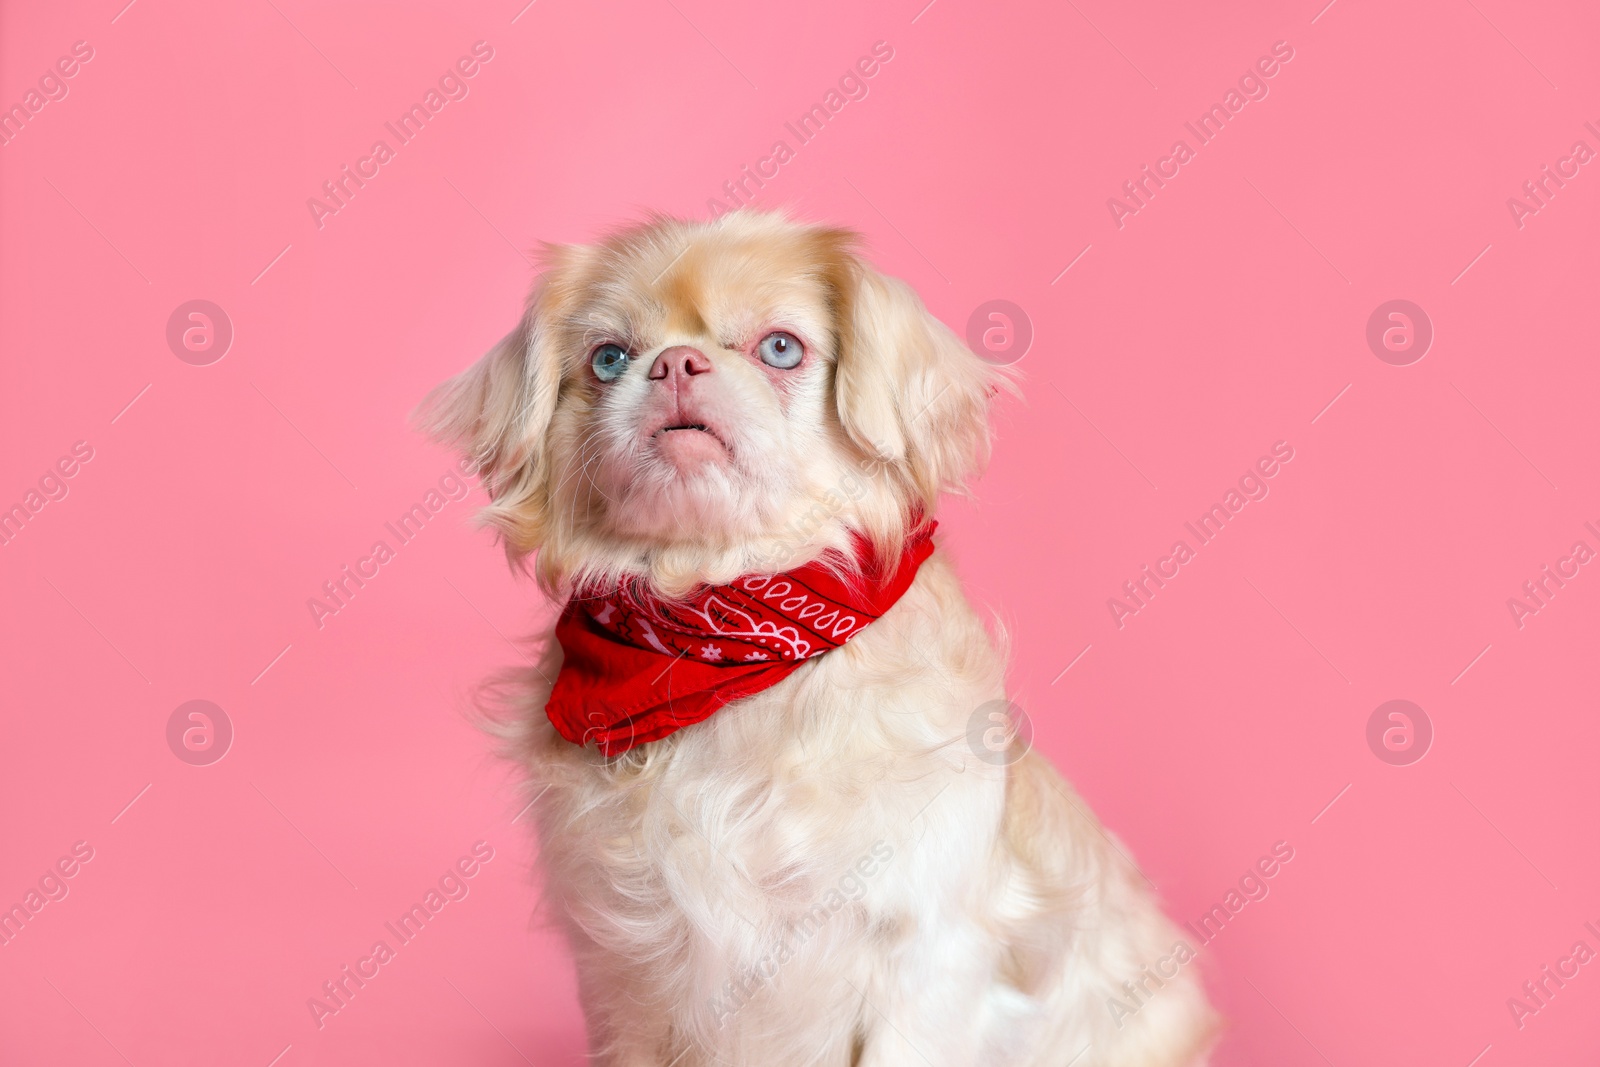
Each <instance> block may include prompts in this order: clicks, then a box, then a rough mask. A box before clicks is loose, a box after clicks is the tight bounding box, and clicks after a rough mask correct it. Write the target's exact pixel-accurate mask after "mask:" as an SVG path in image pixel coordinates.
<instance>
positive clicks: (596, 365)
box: [589, 344, 628, 382]
mask: <svg viewBox="0 0 1600 1067" xmlns="http://www.w3.org/2000/svg"><path fill="white" fill-rule="evenodd" d="M589 366H590V367H591V368H592V369H593V370H594V376H595V377H596V378H599V379H600V380H601V381H602V382H610V381H615V380H616V379H617V378H620V377H621V376H622V372H623V371H625V370H627V369H628V351H627V349H625V348H623V347H622V346H621V345H612V344H605V345H601V346H600V347H599V348H597V349H595V350H594V355H592V356H590V357H589Z"/></svg>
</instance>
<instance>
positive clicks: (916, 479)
mask: <svg viewBox="0 0 1600 1067" xmlns="http://www.w3.org/2000/svg"><path fill="white" fill-rule="evenodd" d="M851 260H852V262H851V264H850V269H849V270H848V272H847V278H846V281H845V282H844V286H843V289H844V291H843V293H842V294H841V296H842V299H841V300H840V304H841V305H842V307H841V310H842V315H841V318H842V321H841V323H840V331H839V348H840V350H839V354H838V361H837V363H836V365H835V368H834V398H835V403H836V404H837V407H838V411H839V422H840V423H841V424H842V425H843V427H844V429H845V432H846V433H848V434H849V435H850V438H851V440H853V441H854V442H855V443H856V445H857V446H858V447H860V448H861V449H863V450H864V451H865V452H866V453H867V454H868V456H869V457H872V458H875V459H877V460H879V461H881V462H883V463H886V464H888V465H889V466H890V467H891V468H893V469H896V470H898V471H899V472H900V473H901V475H902V476H903V477H904V478H905V479H906V481H907V482H908V483H909V487H910V488H911V489H912V490H913V491H914V493H915V495H916V496H917V498H918V502H919V503H920V504H921V505H922V508H923V510H924V511H926V512H929V513H931V512H932V511H933V508H934V505H935V503H936V502H937V500H938V498H939V494H940V493H942V492H946V491H949V492H960V491H961V490H962V489H963V488H965V485H966V481H967V479H968V478H969V477H971V476H973V475H975V474H976V473H978V472H979V471H980V470H981V469H982V467H983V464H984V463H985V462H986V461H987V459H988V457H989V417H988V413H989V402H990V400H991V399H992V398H993V397H994V395H995V394H996V392H997V391H998V390H999V389H1001V388H1010V387H1011V382H1010V379H1009V377H1008V376H1007V375H1006V373H1005V372H1004V371H1003V370H1001V369H1000V368H999V367H996V366H994V365H993V364H990V363H987V362H985V361H984V360H982V359H979V358H978V357H977V356H976V355H974V354H973V353H972V351H971V350H970V349H968V348H967V346H966V345H965V344H964V343H962V341H961V338H959V337H957V336H956V334H955V333H954V332H952V331H951V330H950V328H949V327H948V326H946V325H945V324H944V323H942V322H940V321H939V320H938V319H937V318H935V317H934V315H933V314H932V313H931V312H930V311H928V309H927V308H926V307H924V306H923V303H922V301H921V299H919V298H918V296H917V294H916V292H915V291H914V290H912V288H911V287H910V286H909V285H907V284H906V283H905V282H903V281H901V280H899V279H898V278H890V277H886V276H884V275H882V274H879V273H878V272H877V271H876V270H874V269H873V268H872V267H871V266H869V265H868V264H867V263H865V262H864V261H862V260H861V259H860V258H859V257H855V256H852V257H851Z"/></svg>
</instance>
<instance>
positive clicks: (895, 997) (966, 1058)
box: [858, 911, 995, 1067]
mask: <svg viewBox="0 0 1600 1067" xmlns="http://www.w3.org/2000/svg"><path fill="white" fill-rule="evenodd" d="M994 976H995V950H994V946H993V938H992V937H990V936H988V935H986V934H985V933H984V932H983V931H982V930H980V929H979V927H978V926H977V924H976V923H974V922H972V921H971V919H970V918H968V917H966V916H962V915H955V914H950V913H948V912H943V913H942V912H939V911H932V912H924V913H923V914H921V915H919V916H918V918H917V922H916V932H915V935H914V936H913V938H912V939H910V940H909V941H907V942H906V943H905V944H903V945H901V946H899V948H898V949H896V950H893V952H892V954H891V955H889V956H887V957H885V958H884V959H883V960H882V961H880V963H879V965H878V966H877V967H876V968H875V972H874V980H873V981H872V982H871V983H870V984H869V985H868V986H867V987H866V988H864V989H861V990H860V991H859V992H860V994H861V1001H862V1009H861V1019H862V1030H863V1038H864V1040H863V1042H862V1054H861V1058H860V1060H859V1061H858V1064H859V1067H972V1065H973V1064H976V1063H978V1062H979V1058H980V1056H981V1054H982V1050H981V1046H982V1043H983V1021H984V1019H985V1018H986V1016H987V1013H988V1008H989V1005H988V999H989V996H990V991H991V990H992V988H993V985H994Z"/></svg>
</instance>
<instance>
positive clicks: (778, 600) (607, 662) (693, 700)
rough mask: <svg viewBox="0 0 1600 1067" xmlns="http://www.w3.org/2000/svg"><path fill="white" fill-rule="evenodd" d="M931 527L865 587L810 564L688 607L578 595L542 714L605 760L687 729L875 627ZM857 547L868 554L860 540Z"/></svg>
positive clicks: (875, 571)
mask: <svg viewBox="0 0 1600 1067" xmlns="http://www.w3.org/2000/svg"><path fill="white" fill-rule="evenodd" d="M937 525H938V524H937V523H933V522H929V523H927V524H926V525H924V526H923V527H922V528H921V529H919V530H918V531H917V532H916V533H913V534H912V535H911V536H910V537H909V538H908V539H907V541H906V547H905V550H904V552H903V553H902V554H901V556H900V559H899V560H897V561H896V563H895V565H894V566H893V567H886V566H885V565H884V564H883V562H882V561H881V560H869V561H867V564H866V565H865V566H864V567H862V568H861V569H862V573H863V575H864V577H865V581H858V582H843V581H840V580H839V579H838V578H837V577H835V576H834V575H833V574H831V573H830V572H829V571H828V570H827V568H825V567H823V566H821V565H819V564H817V563H815V562H813V563H807V564H806V565H805V566H803V567H799V568H796V569H795V570H792V571H788V572H786V573H784V574H755V575H747V576H745V577H743V578H737V579H735V580H734V581H733V582H732V583H731V584H729V585H718V586H707V587H704V588H702V589H700V590H699V591H698V592H696V593H694V594H693V595H692V596H690V597H689V598H688V599H687V600H677V601H664V600H661V599H659V598H657V597H655V596H653V595H651V594H649V593H645V592H640V591H639V590H637V589H635V588H632V587H631V586H629V585H622V586H620V587H618V588H614V589H610V590H607V591H605V592H592V591H585V592H584V593H583V595H581V596H580V595H578V594H574V595H573V597H572V599H571V600H569V601H567V606H566V608H565V609H564V610H563V611H562V613H561V619H560V621H559V622H557V623H556V638H557V639H558V640H559V641H560V642H561V648H562V651H563V652H565V653H566V659H565V661H564V662H563V663H562V665H561V673H560V674H559V675H557V676H556V684H555V688H554V689H553V690H552V691H551V693H550V702H549V704H547V705H546V706H545V713H546V714H547V715H549V716H550V721H551V722H552V723H554V724H555V728H556V730H557V731H559V732H560V734H561V736H562V737H564V738H566V739H567V740H568V741H571V742H572V743H573V744H575V745H582V744H587V743H588V742H590V741H593V742H595V744H596V745H598V746H599V748H600V751H601V752H602V753H604V754H605V755H607V756H616V755H620V754H621V753H623V752H626V751H628V749H630V748H632V747H633V746H635V745H641V744H644V743H645V742H646V741H655V740H657V739H659V738H662V737H665V736H667V735H668V734H670V733H673V732H674V731H676V730H680V729H682V728H683V727H685V726H692V725H693V724H695V723H697V722H700V721H702V720H704V719H706V718H708V717H709V716H710V715H711V713H712V712H714V711H716V710H717V709H718V708H720V707H722V706H723V705H724V704H727V703H728V702H730V701H734V700H738V699H740V698H741V697H747V696H750V695H751V694H752V693H759V692H760V691H761V690H763V689H766V688H768V687H769V686H774V685H777V684H778V683H779V682H781V681H783V680H784V679H785V678H787V677H788V676H789V675H790V674H791V673H793V672H794V671H795V670H796V669H797V668H798V667H799V666H800V665H801V664H802V663H804V662H805V661H806V660H808V659H810V658H811V657H813V656H820V655H822V654H823V653H824V652H828V651H830V650H832V649H835V648H838V647H839V646H841V645H843V644H844V643H845V642H846V641H848V640H850V638H852V637H854V636H855V635H856V634H858V633H860V632H861V631H862V629H864V628H865V627H866V626H867V624H868V623H871V622H874V621H876V620H877V619H878V617H879V616H881V615H882V614H883V613H884V612H885V611H888V610H889V608H890V607H892V606H893V605H894V603H895V601H897V600H899V599H900V597H901V595H902V594H904V593H905V591H906V590H907V589H908V588H910V586H911V581H912V579H913V578H915V577H916V576H917V568H918V567H920V566H921V565H922V561H923V560H925V559H927V558H928V556H929V555H930V554H931V553H932V552H933V541H932V534H933V530H934V527H935V526H937ZM856 551H857V553H858V554H860V555H863V556H864V555H865V554H866V553H868V552H870V551H871V549H870V547H868V546H867V544H866V543H865V541H863V540H861V539H858V541H857V546H856Z"/></svg>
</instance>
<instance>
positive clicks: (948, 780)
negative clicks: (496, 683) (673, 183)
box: [419, 211, 1217, 1067]
mask: <svg viewBox="0 0 1600 1067" xmlns="http://www.w3.org/2000/svg"><path fill="white" fill-rule="evenodd" d="M543 266H544V270H543V272H542V274H541V276H540V279H539V281H538V282H537V284H536V286H535V288H534V291H533V293H532V295H531V296H530V298H529V301H528V304H527V307H526V312H525V314H524V315H523V317H522V319H521V321H520V322H519V324H518V325H517V327H516V329H514V330H513V331H512V332H511V334H510V335H508V336H507V337H506V338H505V339H504V340H503V341H501V342H500V343H499V344H498V345H497V346H496V347H495V348H494V349H493V350H491V351H490V352H489V353H488V354H487V355H486V356H484V357H483V359H482V360H481V361H479V362H478V363H477V364H476V365H474V366H473V367H471V368H470V369H468V370H467V371H465V372H464V373H462V374H461V375H459V376H457V377H455V378H453V379H451V380H450V381H448V382H446V383H445V384H443V385H441V386H440V387H439V388H438V389H436V390H435V391H434V392H433V393H432V394H430V395H429V397H428V399H427V400H426V401H425V402H424V404H423V406H422V407H421V408H420V409H419V411H420V422H421V424H422V426H423V427H424V428H425V429H426V430H427V431H428V432H430V433H431V434H433V435H434V436H435V437H436V438H438V439H440V440H442V441H444V442H448V443H450V444H452V445H454V446H457V447H459V448H461V449H463V450H464V451H465V452H466V454H467V455H468V456H469V457H470V458H471V461H472V463H473V465H475V467H476V470H477V472H478V474H479V476H480V478H481V480H482V483H483V485H484V486H485V488H486V489H487V491H488V494H489V497H490V504H489V506H488V507H487V508H486V509H485V512H484V515H483V517H484V521H485V522H486V523H487V524H488V525H490V526H492V527H493V528H494V529H495V530H496V531H497V532H498V535H499V536H500V537H501V538H502V539H503V541H504V544H505V547H506V551H507V553H508V554H509V556H510V557H511V559H512V560H513V562H516V563H522V564H525V563H526V562H527V561H528V558H529V557H530V556H531V557H532V561H533V573H534V574H535V575H536V577H537V580H538V581H539V583H540V586H541V588H542V589H544V591H545V592H546V593H547V594H548V595H550V596H551V598H552V599H553V600H555V601H556V602H557V603H562V602H565V605H566V606H565V607H564V608H563V610H562V613H561V616H560V619H559V620H558V622H557V623H556V625H555V628H554V633H553V634H552V635H550V636H551V639H549V640H547V641H545V642H544V644H543V651H542V653H541V654H540V655H539V657H538V662H537V664H536V665H535V666H534V667H533V668H532V669H529V670H526V671H524V672H522V673H521V674H520V675H519V676H518V677H516V678H515V679H513V680H512V681H511V683H510V684H509V685H508V686H501V687H497V688H496V689H495V690H494V692H497V693H499V694H500V695H501V698H502V699H503V701H504V704H503V706H502V708H501V712H500V714H499V715H498V716H496V717H495V718H494V722H495V723H496V724H497V725H496V726H495V728H496V729H497V730H498V732H499V735H500V737H501V739H502V742H503V744H504V746H505V749H506V751H507V754H508V755H510V756H511V757H512V758H513V759H515V760H516V762H517V763H518V765H519V766H520V767H521V768H523V769H524V770H525V771H526V777H527V780H528V786H529V789H530V793H529V797H530V798H531V799H532V801H533V804H532V807H533V810H534V811H535V813H536V823H537V827H538V834H539V840H540V863H541V866H542V875H543V881H544V893H545V900H546V903H547V904H548V905H549V907H550V909H551V911H552V913H553V916H554V917H555V919H556V921H557V922H558V923H559V924H560V925H561V926H562V927H563V928H564V930H565V933H566V935H567V937H568V938H569V940H570V943H571V948H572V953H573V955H574V957H575V960H576V963H577V971H578V984H579V996H580V999H581V1002H582V1006H583V1011H584V1014H585V1017H586V1020H587V1027H588V1034H589V1042H590V1049H591V1055H592V1056H593V1057H594V1058H595V1059H596V1060H597V1061H598V1062H599V1063H601V1064H604V1065H608V1067H647V1065H648V1067H702V1065H711V1064H751V1065H754V1064H760V1065H772V1064H786V1065H787V1064H805V1065H819V1067H821V1065H829V1067H833V1065H837V1067H843V1065H847V1064H848V1065H852V1067H853V1065H860V1067H898V1065H907V1067H928V1065H934V1067H946V1065H948V1067H966V1065H976V1064H1004V1065H1007V1067H1032V1065H1038V1067H1047V1065H1049V1067H1068V1065H1074V1067H1167V1065H1171V1067H1181V1065H1193V1064H1199V1063H1201V1062H1202V1061H1203V1060H1204V1059H1205V1057H1206V1055H1207V1053H1208V1050H1209V1048H1210V1045H1211V1044H1212V1042H1213V1040H1214V1035H1215V1032H1216V1026H1217V1023H1216V1018H1215V1016H1214V1014H1213V1013H1212V1011H1211V1009H1210V1007H1209V1006H1208V1004H1207V1001H1206V999H1205V995H1204V993H1203V991H1202V986H1201V983H1200V981H1199V979H1198V977H1197V974H1196V966H1195V965H1194V964H1193V963H1192V959H1193V955H1194V952H1193V949H1192V948H1190V947H1189V946H1188V944H1187V942H1186V941H1185V939H1184V937H1183V936H1182V935H1181V934H1180V933H1179V931H1178V930H1177V928H1176V927H1174V926H1173V925H1172V924H1171V923H1170V922H1169V920H1168V919H1166V918H1165V917H1164V916H1163V914H1162V913H1161V911H1160V909H1159V907H1158V905H1157V903H1156V901H1155V899H1154V897H1153V893H1152V891H1151V889H1150V887H1149V886H1148V884H1147V883H1146V882H1145V881H1144V879H1143V876H1142V875H1141V874H1140V873H1139V872H1138V871H1137V869H1136V868H1135V867H1134V866H1133V863H1132V861H1131V860H1130V859H1128V858H1127V855H1126V853H1125V852H1124V850H1123V849H1122V847H1121V846H1120V845H1119V844H1118V843H1117V842H1116V841H1115V840H1114V839H1113V838H1112V837H1111V836H1110V835H1109V834H1107V832H1106V831H1105V830H1104V829H1103V828H1102V827H1101V826H1100V824H1099V823H1098V822H1097V821H1096V820H1095V818H1094V816H1093V815H1092V814H1090V812H1089V810H1088V808H1087V807H1086V806H1085V805H1084V803H1083V801H1082V800H1080V799H1079V798H1078V797H1077V795H1076V794H1075V793H1074V792H1073V791H1072V789H1071V787H1070V786H1068V785H1067V784H1066V783H1065V782H1064V781H1063V780H1062V779H1061V778H1060V777H1059V776H1057V774H1056V773H1055V772H1054V771H1053V770H1052V769H1051V768H1050V766H1049V765H1048V764H1047V763H1046V762H1045V761H1044V759H1043V758H1041V757H1040V756H1039V755H1037V754H1036V753H1034V752H1032V751H1029V750H1028V746H1026V745H1024V744H1023V743H1022V741H1021V739H1020V738H1018V737H1016V736H1015V733H1016V731H1015V728H1014V724H1013V723H1012V717H1011V716H1009V715H1008V714H1007V710H1006V709H1007V708H1008V705H1007V704H1006V701H1005V690H1004V667H1005V661H1004V655H1003V650H1002V648H1001V647H1000V646H1001V645H1002V644H1003V638H1001V639H999V640H997V639H995V638H992V637H991V635H990V633H989V631H988V629H987V628H986V626H985V624H984V622H983V620H982V619H981V618H980V617H979V616H978V614H977V613H976V612H975V611H974V610H973V608H972V606H971V605H970V604H969V603H968V601H967V599H966V597H965V596H964V595H963V593H962V589H961V586H960V583H959V582H958V580H957V578H956V575H955V572H954V570H953V569H952V567H951V565H950V563H949V561H948V560H947V559H946V558H945V552H944V551H942V550H939V549H938V548H937V542H936V541H935V540H934V539H933V538H932V528H933V525H934V522H933V515H934V513H935V510H936V507H937V504H938V501H939V498H940V496H941V495H942V494H944V493H947V492H958V491H960V490H961V489H962V488H963V486H964V485H966V483H967V482H968V481H969V480H970V479H971V478H973V477H975V476H976V474H977V473H978V472H979V470H980V468H981V467H982V465H983V464H984V462H985V461H986V460H987V457H988V450H989V437H990V430H989V423H988V415H989V409H990V405H991V403H992V401H993V400H994V398H995V396H996V395H997V393H998V392H999V391H1001V390H1003V389H1006V388H1010V387H1011V381H1010V375H1009V374H1008V373H1007V372H1006V371H1004V370H1002V369H1000V368H997V367H996V366H995V365H993V364H991V363H989V362H986V361H984V360H982V359H980V358H978V357H977V356H975V355H974V354H973V353H972V352H971V351H969V350H968V349H967V348H966V347H965V346H964V345H963V344H962V343H961V341H960V340H959V339H958V338H957V336H956V335H955V334H954V333H952V332H951V331H950V330H949V329H948V328H947V327H945V326H944V325H943V324H942V323H940V322H939V320H938V319H936V318H935V317H934V316H933V315H932V314H930V313H929V312H928V311H927V310H926V309H925V308H924V306H923V304H922V302H921V301H920V300H919V299H918V297H917V296H916V294H915V293H914V292H913V290H912V289H911V288H910V287H909V286H908V285H906V284H905V283H904V282H901V281H899V280H896V279H893V278H890V277H886V276H884V275H882V274H880V273H879V272H878V271H877V270H875V269H874V268H873V267H871V266H870V265H869V264H868V262H867V261H866V260H865V259H864V258H863V257H862V255H861V254H860V253H859V251H858V240H857V238H856V237H855V235H853V234H851V233H849V232H847V231H844V230H840V229H835V228H829V227H822V226H812V225H806V224H802V223H799V222H796V221H793V220H792V219H790V218H788V217H786V216H783V215H777V214H767V213H758V212H751V211H738V212H733V213H729V214H726V215H723V216H721V217H719V218H717V219H714V220H712V221H685V220H678V219H672V218H666V217H660V216H656V217H651V218H650V219H648V220H647V221H645V222H643V223H641V224H638V225H634V226H630V227H628V228H624V229H621V230H619V231H617V232H615V233H613V234H611V235H610V236H607V237H606V238H605V239H603V240H601V241H599V242H598V243H596V244H593V245H589V246H547V247H546V248H545V250H544V261H543Z"/></svg>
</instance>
